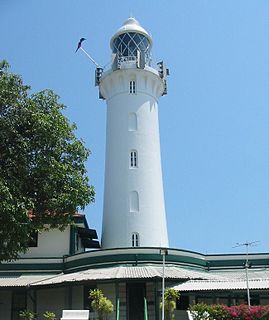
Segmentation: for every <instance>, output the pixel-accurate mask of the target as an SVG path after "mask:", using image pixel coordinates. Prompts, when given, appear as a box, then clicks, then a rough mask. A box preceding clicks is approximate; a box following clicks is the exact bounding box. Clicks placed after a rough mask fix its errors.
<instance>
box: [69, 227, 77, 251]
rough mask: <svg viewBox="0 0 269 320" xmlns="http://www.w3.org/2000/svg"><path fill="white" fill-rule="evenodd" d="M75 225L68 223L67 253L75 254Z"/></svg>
mask: <svg viewBox="0 0 269 320" xmlns="http://www.w3.org/2000/svg"><path fill="white" fill-rule="evenodd" d="M75 239H76V226H73V225H70V240H69V241H70V242H69V254H70V255H74V254H75Z"/></svg>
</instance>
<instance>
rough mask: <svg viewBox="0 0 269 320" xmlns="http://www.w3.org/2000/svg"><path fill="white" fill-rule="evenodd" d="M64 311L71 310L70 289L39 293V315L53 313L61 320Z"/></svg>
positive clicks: (56, 289)
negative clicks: (69, 303) (47, 312)
mask: <svg viewBox="0 0 269 320" xmlns="http://www.w3.org/2000/svg"><path fill="white" fill-rule="evenodd" d="M64 309H69V306H68V288H54V289H42V290H39V291H38V292H37V313H38V314H39V315H42V314H43V313H44V312H45V311H51V312H54V313H55V314H56V316H57V317H58V318H60V317H61V314H62V310H64Z"/></svg>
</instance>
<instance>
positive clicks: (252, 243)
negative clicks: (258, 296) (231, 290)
mask: <svg viewBox="0 0 269 320" xmlns="http://www.w3.org/2000/svg"><path fill="white" fill-rule="evenodd" d="M259 242H260V241H252V242H249V241H246V242H243V243H239V242H237V243H236V246H234V247H233V248H238V247H246V263H245V267H246V282H247V297H248V307H249V308H250V293H249V281H248V268H249V263H248V250H249V249H248V248H249V247H254V246H257V245H258V243H259Z"/></svg>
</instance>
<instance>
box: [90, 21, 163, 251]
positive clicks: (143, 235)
mask: <svg viewBox="0 0 269 320" xmlns="http://www.w3.org/2000/svg"><path fill="white" fill-rule="evenodd" d="M110 46H111V49H112V64H111V68H110V69H109V70H108V71H106V72H104V73H102V72H100V70H99V72H98V73H97V79H96V83H97V84H98V85H99V88H100V96H101V97H102V98H103V99H105V100H106V103H107V120H106V121H107V124H106V165H105V190H104V212H103V230H102V248H103V249H107V248H122V247H139V246H142V247H158V246H159V247H168V236H167V226H166V215H165V204H164V193H163V181H162V168H161V152H160V138H159V120H158V99H159V97H160V96H162V95H164V94H165V93H166V69H165V70H164V65H163V63H162V62H161V63H160V65H159V66H158V67H157V66H156V68H154V67H153V65H152V60H151V48H152V39H151V37H150V36H149V34H148V32H147V31H145V29H144V28H142V27H141V26H140V24H139V23H138V22H137V20H135V19H134V18H129V19H128V20H127V21H125V23H124V24H123V26H122V27H121V28H120V29H119V30H118V31H117V32H116V33H115V34H114V36H113V37H112V39H111V42H110Z"/></svg>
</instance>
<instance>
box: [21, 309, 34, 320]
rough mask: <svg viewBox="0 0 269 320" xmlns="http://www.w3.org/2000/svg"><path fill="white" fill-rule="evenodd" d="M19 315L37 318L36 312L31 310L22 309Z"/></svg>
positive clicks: (30, 319) (29, 319) (26, 319)
mask: <svg viewBox="0 0 269 320" xmlns="http://www.w3.org/2000/svg"><path fill="white" fill-rule="evenodd" d="M19 316H20V318H23V319H25V320H33V319H34V318H35V314H34V313H33V312H32V311H29V310H24V311H20V313H19Z"/></svg>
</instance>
